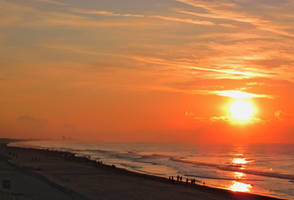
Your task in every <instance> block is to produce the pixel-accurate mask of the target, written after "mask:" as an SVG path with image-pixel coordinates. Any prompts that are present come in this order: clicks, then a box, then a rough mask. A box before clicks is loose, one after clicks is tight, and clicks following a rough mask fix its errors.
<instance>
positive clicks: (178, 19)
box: [151, 16, 215, 26]
mask: <svg viewBox="0 0 294 200" xmlns="http://www.w3.org/2000/svg"><path fill="white" fill-rule="evenodd" d="M151 17H153V18H157V19H161V20H165V21H173V22H182V23H187V24H197V25H207V26H211V25H215V24H214V23H213V22H210V21H204V20H195V19H185V18H176V17H166V16H151Z"/></svg>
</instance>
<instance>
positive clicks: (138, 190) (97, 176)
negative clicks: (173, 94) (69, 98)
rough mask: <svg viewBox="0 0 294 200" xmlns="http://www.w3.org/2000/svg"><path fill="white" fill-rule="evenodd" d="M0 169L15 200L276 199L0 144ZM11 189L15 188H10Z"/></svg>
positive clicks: (70, 154) (57, 153)
mask: <svg viewBox="0 0 294 200" xmlns="http://www.w3.org/2000/svg"><path fill="white" fill-rule="evenodd" d="M0 167H1V168H2V169H4V168H5V167H8V168H9V170H10V172H9V173H8V172H7V173H6V172H4V171H3V170H2V171H3V172H2V173H3V174H5V175H8V174H12V173H13V174H17V175H13V176H7V177H6V179H11V182H12V183H13V184H11V185H12V186H11V190H10V191H6V193H9V192H10V193H15V194H14V196H18V197H17V199H146V200H149V199H188V200H189V199H195V198H196V199H200V200H214V199H215V200H222V199H223V200H230V199H232V200H233V199H234V200H243V199H244V200H245V199H246V200H250V199H258V200H260V199H264V200H267V199H268V200H270V199H276V198H272V197H266V196H259V195H254V194H249V193H241V192H232V191H229V190H223V189H217V188H211V187H207V186H204V185H197V184H190V183H189V184H186V183H185V182H184V181H183V182H177V181H174V182H172V181H170V180H168V179H166V178H162V177H157V176H152V175H146V174H141V173H136V172H130V171H127V170H125V169H121V168H118V167H116V166H114V165H106V164H104V163H102V162H100V161H99V162H97V161H92V160H89V159H87V158H81V157H76V156H75V155H74V154H72V153H67V152H59V151H49V150H40V149H31V148H20V147H7V146H6V143H2V145H1V166H0ZM22 176H23V177H24V178H23V177H22ZM17 177H18V178H17ZM12 179H13V180H12ZM1 181H2V180H1ZM16 185H18V186H17V187H20V188H21V189H19V188H14V186H15V187H16ZM21 190H23V191H22V192H21ZM29 190H32V192H31V193H29V192H28V191H29ZM1 192H2V191H1ZM2 193H3V194H4V192H2ZM3 194H2V195H3ZM34 195H35V196H34ZM38 195H39V198H37V196H38ZM40 197H41V198H40Z"/></svg>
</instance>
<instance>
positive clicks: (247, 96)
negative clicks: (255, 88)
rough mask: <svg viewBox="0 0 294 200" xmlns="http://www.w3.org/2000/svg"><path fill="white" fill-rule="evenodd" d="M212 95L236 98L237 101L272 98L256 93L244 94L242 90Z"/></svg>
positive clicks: (215, 92)
mask: <svg viewBox="0 0 294 200" xmlns="http://www.w3.org/2000/svg"><path fill="white" fill-rule="evenodd" d="M210 93H211V94H216V95H219V96H224V97H230V98H235V99H250V98H272V96H271V95H266V94H254V93H249V92H244V91H240V90H224V91H211V92H210Z"/></svg>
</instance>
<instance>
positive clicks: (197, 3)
mask: <svg viewBox="0 0 294 200" xmlns="http://www.w3.org/2000/svg"><path fill="white" fill-rule="evenodd" d="M177 1H178V2H182V3H184V4H187V5H190V6H192V7H195V8H202V9H204V10H206V11H207V12H205V13H203V12H196V11H185V10H177V12H179V13H182V14H187V15H193V16H197V17H204V18H211V19H224V20H229V21H236V22H241V23H248V24H251V25H253V26H255V27H256V28H257V29H259V30H262V31H268V32H271V33H274V34H279V35H283V36H288V37H294V33H292V32H290V31H288V30H287V29H288V28H289V27H287V26H282V25H280V24H279V25H277V24H275V22H274V21H272V20H269V19H265V18H263V17H261V16H258V15H253V14H251V13H248V12H246V11H243V10H238V9H236V8H239V7H238V5H237V4H236V3H232V2H226V1H219V2H215V1H212V2H211V1H205V0H177Z"/></svg>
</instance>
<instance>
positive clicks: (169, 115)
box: [0, 0, 294, 143]
mask: <svg viewBox="0 0 294 200" xmlns="http://www.w3.org/2000/svg"><path fill="white" fill-rule="evenodd" d="M0 8H1V14H0V16H1V17H0V43H1V45H0V66H1V67H0V91H1V98H0V110H1V115H0V136H1V137H17V138H30V137H33V138H61V137H62V136H66V137H71V138H74V139H77V140H86V141H115V142H116V141H132V142H134V141H140V142H150V141H152V142H189V143H199V142H204V143H211V142H212V143H239V142H246V143H247V142H262V143H263V142H265V143H269V142H287V143H293V142H294V118H293V114H294V104H293V100H294V68H293V64H294V49H293V46H294V29H293V22H294V14H293V10H294V2H293V0H279V1H276V0H267V1H263V0H246V1H243V0H235V1H230V0H214V1H207V0H148V1H147V0H124V1H120V0H99V1H95V0H83V1H80V0H26V1H19V0H0ZM232 91H233V93H232ZM228 94H229V95H228ZM231 94H233V95H231ZM236 94H237V95H240V94H241V95H242V94H246V95H249V97H248V96H247V97H246V98H245V99H246V101H250V102H252V104H254V105H255V110H256V113H255V114H254V116H252V117H251V118H250V120H248V122H246V123H242V124H240V123H232V119H231V116H230V105H231V103H232V102H234V101H235V100H236V98H235V97H236ZM234 95H235V96H234Z"/></svg>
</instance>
